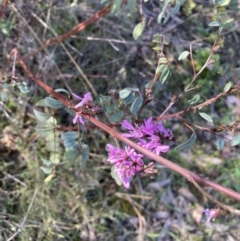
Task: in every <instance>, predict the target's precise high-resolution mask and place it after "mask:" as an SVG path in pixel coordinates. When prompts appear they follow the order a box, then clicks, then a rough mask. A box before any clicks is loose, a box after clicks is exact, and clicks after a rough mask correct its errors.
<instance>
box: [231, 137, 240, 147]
mask: <svg viewBox="0 0 240 241" xmlns="http://www.w3.org/2000/svg"><path fill="white" fill-rule="evenodd" d="M239 143H240V134H238V135H236V136H234V137H233V139H232V144H231V146H236V145H238V144H239Z"/></svg>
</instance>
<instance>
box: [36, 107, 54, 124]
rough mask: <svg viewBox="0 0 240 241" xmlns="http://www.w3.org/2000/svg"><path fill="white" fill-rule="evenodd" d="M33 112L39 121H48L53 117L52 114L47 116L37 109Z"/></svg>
mask: <svg viewBox="0 0 240 241" xmlns="http://www.w3.org/2000/svg"><path fill="white" fill-rule="evenodd" d="M33 112H34V114H35V116H36V118H37V119H38V120H39V121H47V120H48V119H49V118H50V117H51V115H50V114H46V113H43V112H41V111H38V110H35V109H33Z"/></svg>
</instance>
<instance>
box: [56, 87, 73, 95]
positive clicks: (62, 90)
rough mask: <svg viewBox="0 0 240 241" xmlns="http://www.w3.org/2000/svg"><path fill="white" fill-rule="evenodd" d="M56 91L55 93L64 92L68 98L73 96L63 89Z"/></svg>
mask: <svg viewBox="0 0 240 241" xmlns="http://www.w3.org/2000/svg"><path fill="white" fill-rule="evenodd" d="M54 91H55V92H64V93H66V94H67V95H68V97H70V96H71V95H70V94H69V92H68V91H67V90H65V89H62V88H60V89H55V90H54Z"/></svg>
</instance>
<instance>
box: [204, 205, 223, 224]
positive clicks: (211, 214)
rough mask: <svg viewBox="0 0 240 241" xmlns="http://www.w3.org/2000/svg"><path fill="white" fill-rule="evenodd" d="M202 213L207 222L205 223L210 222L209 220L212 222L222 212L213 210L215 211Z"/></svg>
mask: <svg viewBox="0 0 240 241" xmlns="http://www.w3.org/2000/svg"><path fill="white" fill-rule="evenodd" d="M203 213H205V215H206V218H207V221H206V222H210V221H211V220H214V219H215V218H217V217H218V216H220V215H221V214H222V210H221V209H219V208H217V209H216V208H215V209H209V208H207V209H204V210H203Z"/></svg>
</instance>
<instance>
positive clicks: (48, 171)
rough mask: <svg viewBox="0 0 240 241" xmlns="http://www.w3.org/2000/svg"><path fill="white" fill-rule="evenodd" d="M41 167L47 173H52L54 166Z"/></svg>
mask: <svg viewBox="0 0 240 241" xmlns="http://www.w3.org/2000/svg"><path fill="white" fill-rule="evenodd" d="M41 169H42V171H43V172H44V173H45V174H50V173H51V172H52V170H53V169H52V167H41Z"/></svg>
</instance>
